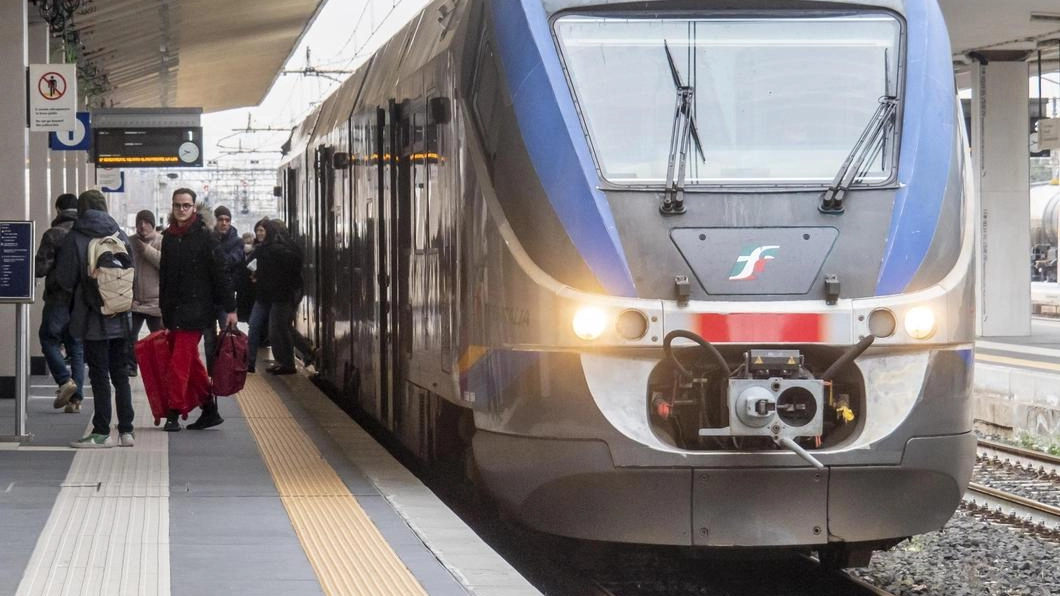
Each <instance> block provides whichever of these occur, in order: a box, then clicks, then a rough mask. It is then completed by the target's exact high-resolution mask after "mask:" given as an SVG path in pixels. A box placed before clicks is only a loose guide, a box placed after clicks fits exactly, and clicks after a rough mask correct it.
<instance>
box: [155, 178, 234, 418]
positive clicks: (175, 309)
mask: <svg viewBox="0 0 1060 596" xmlns="http://www.w3.org/2000/svg"><path fill="white" fill-rule="evenodd" d="M199 207H200V208H199V209H196V203H195V193H194V192H193V191H192V190H190V189H187V188H178V189H177V190H175V191H173V211H172V212H171V213H170V216H169V227H168V228H166V231H165V233H164V234H163V236H162V263H161V267H160V270H159V288H158V289H159V306H160V307H161V309H162V323H163V325H164V326H165V328H166V329H168V330H170V332H171V333H172V334H173V336H174V340H173V341H174V343H173V344H172V346H171V349H172V353H173V367H172V372H173V377H174V381H175V383H176V384H177V385H178V386H179V388H178V389H177V390H178V391H180V390H186V389H185V388H186V387H187V386H188V382H189V381H188V379H189V378H190V377H189V375H191V367H192V366H193V365H194V363H193V362H192V358H194V359H196V360H197V359H198V357H199V355H198V344H199V337H200V336H201V337H202V338H203V340H204V343H205V346H204V347H205V351H206V361H207V368H208V369H209V368H211V367H212V365H213V357H214V352H215V344H216V341H217V340H216V336H215V335H214V321H215V316H216V313H217V312H218V309H224V312H225V313H226V316H225V321H224V326H232V327H235V325H236V312H235V311H236V303H235V298H234V297H233V295H232V287H231V285H230V284H229V283H228V277H227V276H226V275H225V271H224V263H223V262H222V261H221V259H219V258H218V257H217V247H218V243H217V238H216V237H215V236H214V235H213V234H212V233H211V230H210V227H209V224H208V222H207V221H206V218H207V217H208V216H209V211H208V210H206V209H203V208H202V205H199ZM200 366H201V364H200ZM171 390H172V386H171ZM199 405H200V407H201V408H202V415H200V416H199V419H198V420H196V421H195V422H193V423H192V424H189V425H188V428H189V429H192V430H201V429H205V428H210V427H211V426H217V425H218V424H221V423H222V422H224V419H223V418H221V415H220V413H219V412H218V411H217V400H216V399H215V397H214V396H213V395H212V394H208V395H204V396H202V397H201V401H200V402H199ZM163 428H164V430H167V431H178V430H180V424H179V423H178V422H177V413H175V412H170V413H169V415H168V416H167V419H166V425H165V426H164V427H163Z"/></svg>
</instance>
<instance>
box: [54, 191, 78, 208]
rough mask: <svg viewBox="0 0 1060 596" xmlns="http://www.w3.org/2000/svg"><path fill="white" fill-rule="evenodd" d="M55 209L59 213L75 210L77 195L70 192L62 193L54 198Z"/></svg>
mask: <svg viewBox="0 0 1060 596" xmlns="http://www.w3.org/2000/svg"><path fill="white" fill-rule="evenodd" d="M55 208H56V209H59V210H60V211H63V210H66V209H77V195H75V194H73V193H70V192H64V193H63V194H61V195H59V196H58V197H56V198H55Z"/></svg>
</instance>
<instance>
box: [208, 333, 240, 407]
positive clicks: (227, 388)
mask: <svg viewBox="0 0 1060 596" xmlns="http://www.w3.org/2000/svg"><path fill="white" fill-rule="evenodd" d="M212 372H213V374H212V375H211V377H212V378H213V392H214V395H235V394H237V393H239V392H240V391H242V390H243V384H244V383H246V381H247V336H246V334H245V333H243V332H242V331H240V330H239V329H236V328H234V327H232V328H229V329H225V330H224V331H222V332H221V335H220V336H219V337H218V338H217V354H216V355H215V356H214V359H213V371H212Z"/></svg>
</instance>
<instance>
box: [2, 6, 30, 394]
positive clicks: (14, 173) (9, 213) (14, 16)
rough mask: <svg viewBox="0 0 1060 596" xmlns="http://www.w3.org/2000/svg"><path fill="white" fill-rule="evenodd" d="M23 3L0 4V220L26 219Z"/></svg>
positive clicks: (8, 378) (9, 315)
mask: <svg viewBox="0 0 1060 596" xmlns="http://www.w3.org/2000/svg"><path fill="white" fill-rule="evenodd" d="M27 6H28V3H27V2H0V56H3V59H2V60H0V85H2V86H3V89H4V92H3V93H0V115H2V116H0V147H3V148H4V150H3V151H0V180H3V181H4V188H5V189H7V193H6V195H5V197H4V200H2V201H0V219H9V220H10V219H14V220H25V219H29V196H28V193H27V185H28V179H27V177H26V159H27V158H28V155H27V139H28V136H29V130H28V129H27V128H26V64H27V46H26V37H27V25H26V23H27V14H28V12H27V11H28V9H27ZM0 329H7V330H13V329H15V306H12V305H7V304H2V305H0ZM16 343H17V342H15V341H0V397H5V398H10V397H14V395H15V344H16Z"/></svg>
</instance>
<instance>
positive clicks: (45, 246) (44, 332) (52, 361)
mask: <svg viewBox="0 0 1060 596" xmlns="http://www.w3.org/2000/svg"><path fill="white" fill-rule="evenodd" d="M55 210H56V211H58V215H57V217H56V218H55V219H54V220H53V221H52V226H51V227H50V228H48V231H47V232H44V236H43V237H41V240H40V246H38V247H37V257H36V269H35V271H36V276H37V277H43V278H44V310H43V311H42V312H41V322H40V330H39V331H38V333H37V336H38V337H39V338H40V350H41V352H42V353H43V354H44V361H45V362H46V363H47V365H48V371H49V372H50V373H51V374H52V379H54V380H55V384H56V385H57V386H58V389H56V390H55V400H54V401H52V407H53V408H56V409H59V408H64V410H63V411H64V412H66V413H68V414H76V413H78V412H80V411H81V399H82V397H81V396H82V395H84V384H85V354H84V348H83V347H82V346H81V340H79V339H77V338H76V337H74V336H73V335H72V334H71V333H70V298H71V296H70V293H69V292H67V291H65V290H63V289H62V288H60V287H59V282H57V281H56V275H55V273H56V267H55V262H56V256H57V254H58V252H59V247H60V246H62V244H63V240H65V239H66V235H67V234H69V233H70V229H71V228H73V227H74V222H75V221H77V195H74V194H71V193H63V194H61V195H59V196H58V197H57V198H56V199H55ZM61 348H66V358H69V360H70V362H69V364H67V361H66V358H64V357H63V353H62V349H61Z"/></svg>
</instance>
